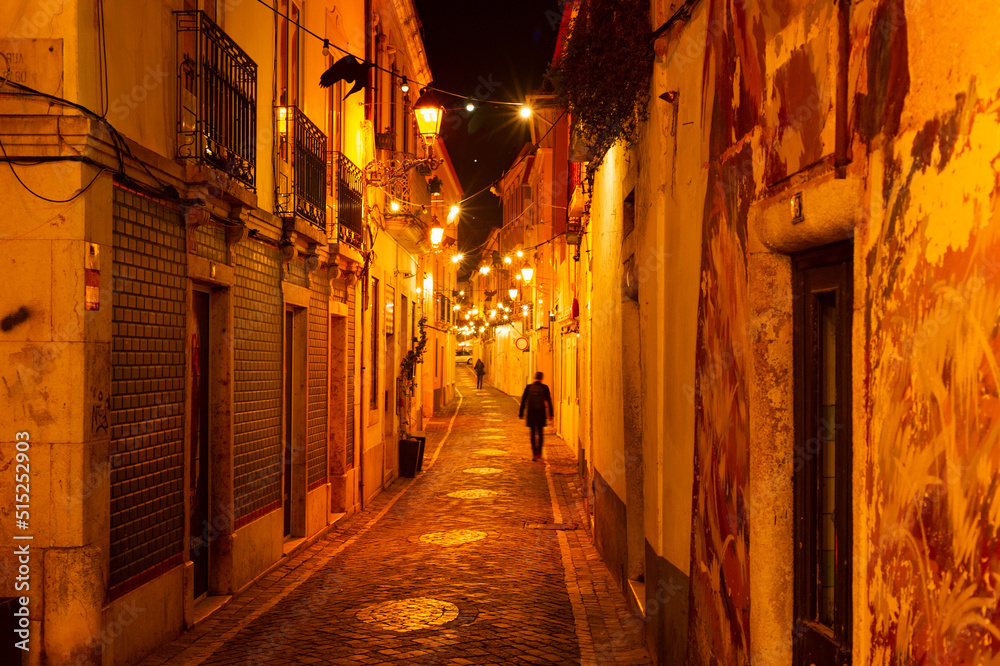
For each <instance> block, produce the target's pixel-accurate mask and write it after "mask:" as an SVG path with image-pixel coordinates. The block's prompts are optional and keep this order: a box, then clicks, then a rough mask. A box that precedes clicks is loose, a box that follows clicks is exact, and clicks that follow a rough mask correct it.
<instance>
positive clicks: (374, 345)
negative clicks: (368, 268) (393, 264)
mask: <svg viewBox="0 0 1000 666" xmlns="http://www.w3.org/2000/svg"><path fill="white" fill-rule="evenodd" d="M370 310H371V321H372V337H371V341H372V342H371V349H372V357H371V361H372V369H371V378H372V397H371V403H370V405H369V407H370V408H371V409H378V345H379V338H378V320H379V319H380V318H381V317H380V316H379V315H380V314H381V311H380V310H379V307H378V278H372V293H371V307H370Z"/></svg>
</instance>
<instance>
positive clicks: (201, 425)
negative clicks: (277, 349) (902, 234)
mask: <svg viewBox="0 0 1000 666" xmlns="http://www.w3.org/2000/svg"><path fill="white" fill-rule="evenodd" d="M193 294H194V318H195V338H194V340H193V341H192V347H193V349H192V352H193V354H192V359H191V384H192V386H191V397H192V400H191V435H192V437H191V442H192V446H191V478H190V488H189V495H190V504H191V527H190V537H191V546H190V557H191V563H192V564H193V565H194V598H195V599H197V598H198V597H200V596H202V595H203V594H205V593H207V592H208V556H209V548H210V543H209V532H210V530H209V529H208V526H209V525H210V524H211V516H210V515H209V491H210V489H209V457H208V437H209V420H210V418H211V409H210V405H209V382H210V381H211V376H210V374H209V349H210V347H209V344H210V340H209V331H210V311H211V299H212V297H211V295H210V294H208V293H206V292H203V291H197V290H196V291H194V292H193Z"/></svg>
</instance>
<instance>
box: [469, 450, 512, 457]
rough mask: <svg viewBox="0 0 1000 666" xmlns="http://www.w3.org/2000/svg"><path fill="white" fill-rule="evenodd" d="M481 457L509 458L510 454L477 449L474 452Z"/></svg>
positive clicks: (502, 451)
mask: <svg viewBox="0 0 1000 666" xmlns="http://www.w3.org/2000/svg"><path fill="white" fill-rule="evenodd" d="M476 453H478V454H479V455H481V456H509V455H510V454H509V453H508V452H507V451H504V450H503V449H478V450H477V451H476Z"/></svg>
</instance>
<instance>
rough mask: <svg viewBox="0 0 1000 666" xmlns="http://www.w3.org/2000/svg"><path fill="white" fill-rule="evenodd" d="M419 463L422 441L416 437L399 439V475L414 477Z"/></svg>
mask: <svg viewBox="0 0 1000 666" xmlns="http://www.w3.org/2000/svg"><path fill="white" fill-rule="evenodd" d="M419 464H420V442H419V441H417V440H415V439H401V440H399V475H400V476H405V477H408V478H410V479H412V478H414V477H415V476H416V475H417V469H418V465H419Z"/></svg>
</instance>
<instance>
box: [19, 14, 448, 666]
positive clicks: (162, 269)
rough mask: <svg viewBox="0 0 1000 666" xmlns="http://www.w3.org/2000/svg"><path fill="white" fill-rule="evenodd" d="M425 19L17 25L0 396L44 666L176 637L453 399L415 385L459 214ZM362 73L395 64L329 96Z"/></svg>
mask: <svg viewBox="0 0 1000 666" xmlns="http://www.w3.org/2000/svg"><path fill="white" fill-rule="evenodd" d="M418 25H419V19H418V18H417V16H416V13H415V10H414V7H413V4H412V2H409V1H404V2H379V1H375V2H354V3H347V4H343V3H338V4H337V5H334V4H333V3H326V2H316V3H301V2H296V1H295V0H288V1H287V2H286V0H276V2H275V3H274V4H273V5H270V6H269V5H267V4H261V3H255V2H238V1H231V0H229V1H226V2H195V1H194V0H191V1H181V0H177V1H176V2H155V3H132V4H127V5H122V6H120V7H119V6H116V7H115V11H114V12H113V13H111V12H108V13H105V11H104V7H103V4H102V3H100V2H94V1H88V0H80V1H79V2H75V1H73V2H71V1H68V0H67V1H65V2H57V1H53V2H41V3H39V2H28V1H24V2H13V3H7V4H5V5H4V8H3V9H2V10H0V35H5V37H4V38H3V39H2V40H0V42H2V48H0V51H2V52H3V53H4V54H5V58H6V60H7V62H8V68H9V70H8V71H9V74H8V76H7V78H6V79H5V84H6V85H5V86H3V87H0V114H2V116H0V140H2V145H3V146H4V151H5V155H6V158H7V161H8V163H9V164H8V165H5V167H4V169H3V172H2V175H0V188H2V191H3V192H4V195H5V197H4V198H5V201H6V202H7V207H8V209H7V213H6V215H5V216H4V222H3V223H2V236H3V239H4V240H3V243H4V245H5V247H6V248H7V249H8V253H7V255H6V257H7V258H6V260H5V261H6V263H5V266H6V267H7V271H6V272H7V273H8V274H9V275H10V280H11V283H10V285H9V287H10V288H9V289H8V292H7V296H6V297H5V298H4V299H3V300H4V303H5V305H4V308H3V309H4V312H3V316H4V317H7V318H6V319H5V320H4V322H5V323H4V326H3V332H2V334H0V347H2V348H3V351H4V354H5V357H6V358H8V359H9V362H8V363H7V364H6V365H5V367H4V368H3V370H2V373H3V379H4V381H5V383H6V384H7V385H8V386H10V387H15V386H16V387H17V388H16V389H13V390H11V391H8V392H6V393H5V394H4V397H3V399H2V401H3V402H2V404H3V407H4V410H5V411H6V412H7V413H9V414H10V415H11V417H12V420H11V422H10V424H9V425H10V427H11V428H12V429H13V430H16V431H19V432H24V433H27V435H26V437H28V438H30V450H29V451H28V453H29V457H30V462H31V503H30V515H31V519H30V521H29V522H27V523H25V524H23V527H18V528H16V529H15V527H14V522H13V516H12V517H11V520H7V521H4V522H5V525H4V526H3V527H2V528H0V529H2V532H0V534H2V536H3V542H4V545H3V546H2V548H3V549H4V551H5V553H6V554H5V556H4V561H5V562H13V561H16V558H15V557H13V555H12V552H11V551H12V550H13V548H14V546H12V545H11V544H14V543H15V541H14V540H13V537H14V536H15V535H16V534H21V533H23V535H30V536H31V537H32V541H31V546H30V548H31V553H32V555H31V557H32V570H31V571H32V573H31V580H30V590H29V591H28V592H27V594H28V596H29V598H30V604H29V610H30V627H31V641H32V642H31V651H30V652H29V653H28V655H29V662H30V663H103V664H125V663H133V662H135V661H137V660H139V659H140V658H142V657H143V656H144V655H146V654H148V653H149V652H151V651H152V650H154V649H155V648H156V647H157V646H158V645H160V644H162V643H163V642H165V641H168V640H170V639H172V638H174V637H176V636H177V635H178V634H179V633H180V632H181V631H182V630H183V629H184V628H186V627H191V626H193V625H194V624H195V623H196V622H197V621H198V620H199V619H201V618H203V617H204V616H205V615H206V614H207V613H209V612H211V610H213V609H215V608H217V607H218V606H219V605H221V603H223V602H224V601H225V600H226V598H228V597H229V596H231V595H233V594H236V593H238V592H239V591H240V590H242V589H244V588H246V587H247V586H248V585H249V584H251V583H252V582H253V581H254V580H256V579H257V578H259V577H260V576H261V575H263V574H264V573H266V572H267V571H268V570H269V568H270V567H272V566H273V565H274V564H275V563H277V562H279V561H280V560H281V559H282V558H283V557H286V556H288V555H289V554H290V553H293V552H295V551H296V549H298V548H301V547H304V545H306V544H307V543H309V541H310V540H311V539H315V538H317V537H318V536H320V535H321V534H322V533H323V532H324V531H325V530H326V529H328V527H329V526H330V525H332V524H333V523H335V522H336V521H337V520H338V519H340V518H341V517H342V516H344V515H347V514H350V513H353V512H355V511H357V510H358V509H359V508H361V507H363V506H365V505H366V503H367V502H368V501H370V500H371V498H372V497H374V496H375V495H376V494H377V493H378V492H379V491H380V490H381V489H382V488H384V487H385V486H386V484H388V483H390V482H391V481H392V480H393V479H394V478H395V477H396V476H397V475H398V470H397V467H398V466H397V447H396V442H397V441H398V439H399V435H400V433H401V432H412V431H417V430H420V429H421V426H422V418H423V417H424V416H425V415H426V414H429V413H430V410H432V409H433V407H434V405H437V406H441V405H443V404H444V402H445V401H446V400H447V399H448V398H450V393H449V392H448V387H449V383H448V382H449V381H451V382H453V375H452V378H451V379H450V380H446V379H443V378H439V379H438V383H437V384H434V387H433V388H432V389H431V390H430V395H431V397H432V399H435V398H437V400H436V402H435V403H434V404H432V405H431V406H430V408H429V409H428V407H427V406H426V405H425V403H424V401H425V399H426V396H427V395H428V387H427V383H428V382H430V381H432V380H433V378H432V377H429V376H428V375H427V373H426V372H424V371H423V367H424V366H420V365H418V366H416V367H417V370H416V371H411V372H404V371H403V367H402V366H401V362H402V361H403V359H404V358H405V357H406V354H407V352H408V351H409V350H410V349H413V347H414V344H415V343H414V341H413V338H414V337H419V336H417V335H414V331H416V330H417V329H418V326H417V324H418V323H419V321H420V319H421V318H422V317H425V316H426V317H428V319H430V320H432V321H435V319H434V317H433V316H432V312H431V307H432V303H431V302H430V301H428V300H427V299H425V298H424V297H423V295H422V292H423V291H424V290H425V284H426V283H422V282H421V280H420V279H419V278H418V277H417V276H418V275H419V274H420V273H424V274H426V275H438V276H440V277H438V278H437V279H439V280H440V281H441V282H442V284H444V283H447V281H448V280H449V279H450V280H451V281H452V282H453V281H454V269H453V268H452V266H453V264H451V263H450V262H449V261H447V259H446V257H445V256H444V255H443V254H441V253H440V252H439V253H437V254H435V253H433V252H432V246H431V244H430V242H429V239H428V238H427V235H426V231H427V229H428V228H429V226H430V224H431V220H430V217H429V213H430V211H431V210H432V209H433V205H432V198H433V197H434V196H437V197H438V199H441V200H442V204H441V205H450V204H451V203H453V202H457V201H458V200H459V199H460V198H461V190H460V188H459V187H458V186H457V178H456V177H455V175H454V170H453V169H452V168H451V165H450V162H448V161H447V159H444V160H440V158H441V157H445V158H446V155H444V154H443V145H441V144H440V143H438V144H437V145H436V146H435V147H434V149H433V150H434V151H435V152H434V156H435V157H437V158H439V159H438V162H439V165H438V166H437V171H436V172H433V171H431V170H430V169H429V168H428V167H429V165H428V163H427V161H426V160H424V161H422V162H421V161H420V158H423V157H426V156H427V152H426V151H427V150H428V149H427V147H426V146H425V145H424V144H423V142H421V140H420V137H419V136H418V135H417V133H416V130H415V129H414V124H413V122H412V119H411V113H410V111H411V108H412V104H413V101H414V100H415V98H416V96H417V95H418V94H419V87H420V82H424V83H426V82H429V81H430V79H431V76H430V71H429V68H428V65H427V61H426V57H425V55H424V53H423V45H422V42H421V39H420V35H419V29H418ZM324 40H326V41H324ZM345 52H349V53H352V54H355V55H356V56H358V57H359V58H361V59H364V60H366V61H368V62H371V63H375V64H376V65H377V66H378V67H377V68H376V69H373V70H371V71H369V72H368V73H367V78H365V79H364V80H363V81H362V83H363V84H364V83H366V85H362V86H361V87H362V88H363V90H359V91H358V92H356V93H354V94H348V93H349V90H350V87H351V84H350V83H349V82H346V81H343V80H342V81H340V82H337V83H334V85H332V86H331V87H330V88H328V89H324V88H321V87H320V86H319V85H318V82H319V80H320V76H321V74H323V72H324V71H326V70H327V68H329V67H330V66H331V65H332V64H333V63H334V62H336V61H338V60H339V59H340V58H342V57H343V56H344V54H345ZM404 81H406V82H409V83H410V85H411V86H412V87H411V88H410V90H409V92H404V91H403V90H402V87H403V83H404ZM345 95H346V96H345ZM8 166H9V167H10V168H8ZM435 178H436V179H437V182H444V183H446V186H445V187H444V188H443V189H441V188H439V189H438V191H439V192H440V194H437V195H434V194H432V191H431V190H432V189H434V188H433V187H432V186H431V185H430V184H429V181H432V180H434V179H435ZM393 201H397V202H403V203H404V204H405V211H406V212H407V215H406V216H404V217H399V216H394V215H393V213H394V211H390V206H391V203H392V202H393ZM422 210H426V211H427V212H426V213H425V212H421V211H422ZM449 271H450V272H449ZM449 276H450V277H449ZM449 336H450V333H448V332H445V333H443V334H442V336H441V337H439V338H438V340H437V345H438V347H439V348H447V347H448V346H449V345H452V346H453V343H451V342H450V341H449ZM425 359H426V357H425ZM445 367H446V368H447V367H449V364H446V365H445ZM452 371H453V369H452ZM435 391H438V393H436V392H435ZM439 394H440V395H439ZM3 441H4V442H5V443H4V444H3V445H2V446H3V448H2V450H3V459H4V461H11V460H13V459H14V457H15V453H16V451H17V446H16V443H15V442H14V441H13V440H9V439H8V438H7V437H6V436H5V437H4V438H3ZM8 476H10V477H11V478H10V479H8V478H4V480H3V482H2V483H3V484H4V485H3V487H4V488H7V489H8V490H9V491H10V492H11V493H13V492H14V488H13V485H12V478H13V475H8ZM8 481H11V485H10V487H9V488H8V485H7V484H8ZM5 511H7V510H6V509H5ZM14 574H15V571H14V570H5V571H4V575H3V582H2V585H3V589H2V596H4V597H17V596H20V595H21V594H25V592H24V591H23V590H22V589H21V588H18V589H15V585H16V579H15V578H16V577H15V575H14Z"/></svg>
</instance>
